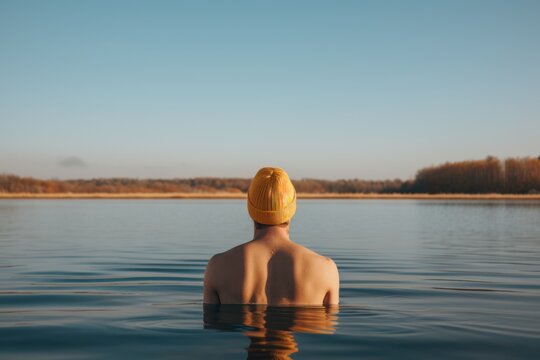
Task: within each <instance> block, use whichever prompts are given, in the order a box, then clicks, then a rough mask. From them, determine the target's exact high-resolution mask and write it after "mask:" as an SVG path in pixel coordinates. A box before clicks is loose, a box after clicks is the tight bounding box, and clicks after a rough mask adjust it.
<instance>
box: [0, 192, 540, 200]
mask: <svg viewBox="0 0 540 360" xmlns="http://www.w3.org/2000/svg"><path fill="white" fill-rule="evenodd" d="M246 196H247V195H246V194H245V193H227V192H216V193H121V194H109V193H55V194H34V193H0V200H2V199H6V200H7V199H210V200H212V199H246ZM297 197H298V199H353V200H354V199H357V200H369V199H381V200H384V199H386V200H399V199H403V200H540V194H530V195H528V194H397V193H394V194H377V193H365V194H364V193H362V194H359V193H347V194H340V193H323V194H313V193H298V194H297Z"/></svg>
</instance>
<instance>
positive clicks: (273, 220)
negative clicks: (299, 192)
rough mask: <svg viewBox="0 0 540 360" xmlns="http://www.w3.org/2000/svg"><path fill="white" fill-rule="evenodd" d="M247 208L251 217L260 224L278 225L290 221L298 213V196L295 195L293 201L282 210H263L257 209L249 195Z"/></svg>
mask: <svg viewBox="0 0 540 360" xmlns="http://www.w3.org/2000/svg"><path fill="white" fill-rule="evenodd" d="M247 207H248V212H249V216H251V218H252V219H253V220H255V221H256V222H258V223H259V224H264V225H278V224H283V223H284V222H287V221H289V220H290V219H291V218H292V217H293V216H294V213H295V212H296V194H294V199H293V201H292V202H291V203H290V204H289V205H288V206H287V207H286V208H283V209H280V210H275V211H272V210H261V209H257V208H256V207H255V206H253V204H252V203H251V201H250V199H249V195H248V201H247Z"/></svg>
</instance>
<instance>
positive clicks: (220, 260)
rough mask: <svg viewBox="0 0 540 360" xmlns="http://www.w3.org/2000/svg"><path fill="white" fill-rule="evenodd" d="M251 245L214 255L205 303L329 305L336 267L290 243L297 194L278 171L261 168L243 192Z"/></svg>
mask: <svg viewBox="0 0 540 360" xmlns="http://www.w3.org/2000/svg"><path fill="white" fill-rule="evenodd" d="M247 207H248V212H249V215H250V216H251V218H252V219H253V221H254V228H255V229H254V230H255V232H254V236H253V240H251V241H249V242H247V243H244V244H242V245H238V246H236V247H234V248H232V249H230V250H228V251H226V252H223V253H221V254H217V255H214V256H213V257H212V258H211V259H210V261H209V262H208V266H207V267H206V272H205V276H204V303H207V304H267V305H334V304H338V302H339V274H338V270H337V267H336V264H335V263H334V262H333V261H332V260H331V259H329V258H327V257H324V256H321V255H319V254H317V253H315V252H313V251H311V250H309V249H307V248H306V247H304V246H301V245H299V244H296V243H294V242H293V241H292V240H291V239H290V238H289V226H290V221H291V218H292V217H293V216H294V213H295V211H296V191H295V189H294V186H293V184H292V183H291V180H290V179H289V176H288V175H287V173H286V172H285V171H284V170H282V169H280V168H271V167H265V168H262V169H260V170H259V171H258V172H257V174H256V175H255V177H254V178H253V180H252V181H251V184H250V186H249V189H248V200H247Z"/></svg>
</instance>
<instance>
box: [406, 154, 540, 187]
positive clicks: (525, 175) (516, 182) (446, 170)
mask: <svg viewBox="0 0 540 360" xmlns="http://www.w3.org/2000/svg"><path fill="white" fill-rule="evenodd" d="M401 192H412V193H429V194H436V193H463V194H482V193H501V194H536V193H540V157H538V158H532V157H525V158H508V159H506V160H499V159H497V158H496V157H493V156H488V157H487V158H486V159H484V160H471V161H461V162H453V163H445V164H442V165H438V166H431V167H427V168H423V169H421V170H419V171H418V173H417V174H416V177H415V179H414V180H412V181H408V182H404V183H403V184H402V187H401Z"/></svg>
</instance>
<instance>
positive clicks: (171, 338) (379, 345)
mask: <svg viewBox="0 0 540 360" xmlns="http://www.w3.org/2000/svg"><path fill="white" fill-rule="evenodd" d="M252 227H253V225H252V223H251V222H250V219H249V217H248V215H247V210H246V206H245V201H243V200H0V358H2V359H15V358H16V359H56V358H70V359H71V358H73V359H79V358H80V359H102V358H115V359H116V358H130V359H137V358H158V359H172V358H174V359H242V358H253V359H271V358H282V359H287V358H292V359H358V358H410V359H418V358H428V359H432V358H437V359H456V358H460V359H478V358H490V359H508V358H514V359H515V358H522V359H528V358H532V357H535V356H537V355H535V354H537V353H538V352H539V351H540V202H539V201H508V200H506V201H504V200H501V201H456V200H450V201H441V200H299V202H298V210H297V214H296V216H295V217H294V218H293V221H292V224H291V238H292V239H293V240H294V241H296V242H298V243H300V244H303V245H306V246H308V247H310V248H312V249H314V250H315V251H317V252H319V253H321V254H324V255H326V256H329V257H332V258H333V259H334V260H335V262H336V264H337V265H338V268H339V271H340V277H341V304H340V306H339V307H337V308H324V307H311V308H309V307H308V308H286V307H284V308H272V307H268V308H267V307H264V306H206V307H205V306H203V304H202V278H203V273H204V269H205V266H206V262H207V261H208V259H209V257H210V256H211V255H212V254H214V253H216V252H221V251H224V250H227V249H228V248H230V247H232V246H234V245H237V244H239V243H241V242H245V241H248V240H250V239H251V237H252V232H253V228H252Z"/></svg>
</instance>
